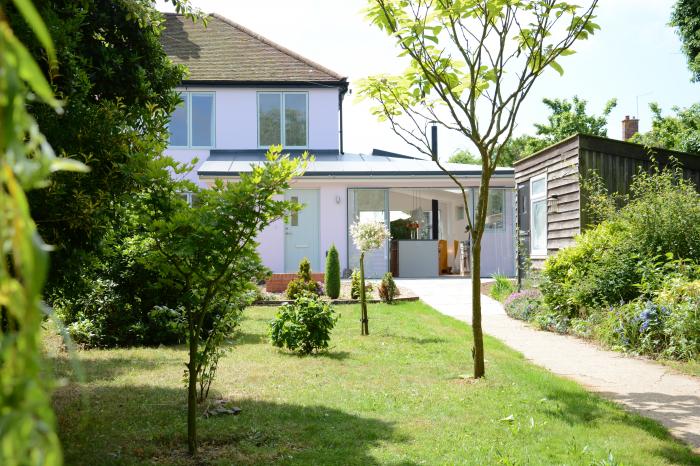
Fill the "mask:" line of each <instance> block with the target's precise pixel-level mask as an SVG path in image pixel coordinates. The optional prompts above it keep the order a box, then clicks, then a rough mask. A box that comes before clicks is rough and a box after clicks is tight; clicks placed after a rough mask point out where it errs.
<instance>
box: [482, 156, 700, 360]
mask: <svg viewBox="0 0 700 466" xmlns="http://www.w3.org/2000/svg"><path fill="white" fill-rule="evenodd" d="M583 186H584V189H585V190H586V191H585V192H586V195H587V199H588V202H587V207H586V208H587V209H589V211H590V212H589V214H590V215H589V216H590V218H594V219H598V222H597V223H596V224H594V225H591V226H589V228H588V229H586V230H585V231H584V232H583V233H582V234H581V235H579V236H578V237H577V238H576V240H575V244H574V245H572V246H570V247H567V248H564V249H562V250H560V251H559V252H558V253H557V254H556V255H553V256H551V257H549V258H548V259H547V260H546V261H545V264H544V267H543V268H542V270H541V271H535V272H534V273H533V275H532V276H531V277H530V279H529V280H528V281H529V283H530V287H526V289H524V290H523V291H520V292H515V293H513V294H509V293H508V291H512V290H509V287H510V288H512V287H513V285H512V284H509V283H507V282H505V281H504V280H503V279H501V280H497V283H500V285H499V286H494V288H493V290H492V294H493V292H494V291H496V293H495V294H496V296H495V297H496V298H500V300H501V301H504V306H505V309H506V312H507V313H508V314H509V315H510V316H511V317H514V318H516V319H521V320H526V321H529V322H532V323H533V324H534V325H535V326H537V327H538V328H540V329H543V330H550V331H555V332H560V333H570V334H573V335H577V336H579V337H582V338H586V339H591V340H595V341H597V342H599V343H601V344H602V345H604V346H606V347H608V348H611V349H614V350H618V351H623V352H626V353H629V354H632V355H642V356H646V357H650V358H654V359H658V360H661V361H664V362H667V363H670V364H672V365H674V367H677V368H679V369H680V370H683V371H685V372H688V373H691V374H698V364H697V362H698V358H699V357H700V195H699V194H698V192H697V191H696V188H695V185H694V184H693V183H692V182H690V181H688V180H685V179H684V178H683V171H682V170H681V169H680V168H676V167H674V166H669V167H665V168H660V167H658V166H656V167H654V168H652V169H651V170H650V171H640V172H639V173H638V174H637V175H636V176H635V177H634V179H633V181H632V185H631V192H630V195H629V196H628V197H626V198H624V199H620V196H618V195H616V194H615V193H607V192H605V190H604V189H603V188H602V185H601V183H600V181H599V180H598V179H596V178H595V176H594V175H593V174H590V177H589V179H588V180H585V182H584V183H583ZM618 206H622V207H618Z"/></svg>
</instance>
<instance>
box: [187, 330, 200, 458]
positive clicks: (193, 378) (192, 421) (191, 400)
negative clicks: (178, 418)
mask: <svg viewBox="0 0 700 466" xmlns="http://www.w3.org/2000/svg"><path fill="white" fill-rule="evenodd" d="M189 320H190V322H189V332H190V338H189V342H190V360H189V363H188V364H187V368H188V370H189V379H188V384H187V450H188V451H189V453H190V455H192V456H195V455H196V454H197V344H198V338H197V337H198V335H197V332H195V327H194V322H193V317H192V316H190V319H189Z"/></svg>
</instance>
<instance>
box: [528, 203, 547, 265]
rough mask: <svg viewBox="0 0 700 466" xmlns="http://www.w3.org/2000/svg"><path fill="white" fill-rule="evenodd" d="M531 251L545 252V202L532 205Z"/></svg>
mask: <svg viewBox="0 0 700 466" xmlns="http://www.w3.org/2000/svg"><path fill="white" fill-rule="evenodd" d="M531 249H532V251H538V252H545V251H546V250H547V201H546V200H542V201H537V202H533V203H532V246H531Z"/></svg>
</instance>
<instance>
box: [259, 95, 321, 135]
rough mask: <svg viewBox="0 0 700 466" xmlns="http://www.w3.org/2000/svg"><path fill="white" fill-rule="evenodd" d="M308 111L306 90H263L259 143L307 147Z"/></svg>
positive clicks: (260, 107)
mask: <svg viewBox="0 0 700 466" xmlns="http://www.w3.org/2000/svg"><path fill="white" fill-rule="evenodd" d="M308 114H309V111H308V94H307V93H306V92H259V93H258V145H259V146H260V147H269V146H271V145H276V144H281V145H282V146H284V147H285V148H295V147H299V148H304V147H307V146H308V133H309V125H308Z"/></svg>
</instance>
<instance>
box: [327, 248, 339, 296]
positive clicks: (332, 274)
mask: <svg viewBox="0 0 700 466" xmlns="http://www.w3.org/2000/svg"><path fill="white" fill-rule="evenodd" d="M325 280H326V295H328V297H329V298H331V299H338V296H340V259H339V258H338V250H337V249H336V248H335V245H332V246H331V248H330V249H329V250H328V256H327V257H326V276H325Z"/></svg>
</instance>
